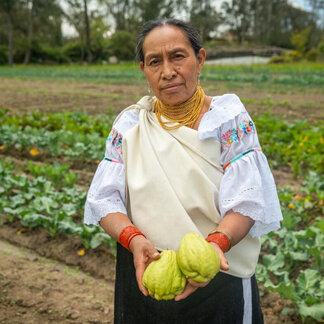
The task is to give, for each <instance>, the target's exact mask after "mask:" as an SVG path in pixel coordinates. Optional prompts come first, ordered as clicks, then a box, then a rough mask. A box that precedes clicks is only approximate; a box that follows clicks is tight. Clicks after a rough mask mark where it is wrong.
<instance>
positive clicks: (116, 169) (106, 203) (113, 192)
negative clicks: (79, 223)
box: [84, 111, 138, 225]
mask: <svg viewBox="0 0 324 324" xmlns="http://www.w3.org/2000/svg"><path fill="white" fill-rule="evenodd" d="M137 120H138V119H137V115H136V114H135V112H134V111H128V112H126V113H125V114H124V115H123V116H122V118H121V119H120V120H119V121H118V123H116V124H115V125H114V127H113V128H112V130H111V132H110V134H109V136H108V138H107V142H106V152H105V158H104V159H103V160H102V161H101V162H100V164H99V165H98V168H97V170H96V173H95V175H94V177H93V180H92V182H91V185H90V188H89V191H88V194H87V200H86V203H85V212H84V223H85V224H93V225H98V224H99V221H100V219H101V218H102V217H105V216H106V215H108V214H110V213H116V212H120V213H124V214H127V212H126V207H125V171H124V164H123V156H122V153H123V151H122V139H123V134H125V132H126V131H127V130H128V129H130V128H131V127H133V126H134V125H135V124H136V123H137Z"/></svg>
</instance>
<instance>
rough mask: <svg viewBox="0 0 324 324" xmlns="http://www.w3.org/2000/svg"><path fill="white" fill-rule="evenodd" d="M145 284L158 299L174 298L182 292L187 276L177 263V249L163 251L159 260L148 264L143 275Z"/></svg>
mask: <svg viewBox="0 0 324 324" xmlns="http://www.w3.org/2000/svg"><path fill="white" fill-rule="evenodd" d="M143 285H144V286H145V287H146V288H147V290H148V292H149V294H150V295H152V296H154V298H155V299H157V300H161V299H164V300H168V299H173V298H174V297H175V296H176V295H179V294H181V293H182V291H183V289H184V287H185V285H186V278H185V276H184V275H183V273H182V272H181V270H180V268H179V266H178V264H177V254H176V252H175V251H172V250H166V251H163V252H162V253H161V256H160V258H159V259H158V260H154V261H152V262H151V263H150V264H149V265H148V267H147V268H146V270H145V272H144V275H143Z"/></svg>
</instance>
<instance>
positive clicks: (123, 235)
mask: <svg viewBox="0 0 324 324" xmlns="http://www.w3.org/2000/svg"><path fill="white" fill-rule="evenodd" d="M137 236H144V238H146V236H145V235H144V234H143V233H142V232H141V231H140V230H139V229H138V228H136V227H135V226H134V225H128V226H126V227H124V228H123V229H122V230H121V231H120V233H119V239H118V240H119V243H120V244H121V245H122V246H123V247H124V248H126V249H127V250H128V251H129V252H132V251H131V249H130V243H131V241H132V240H133V239H134V238H135V237H137Z"/></svg>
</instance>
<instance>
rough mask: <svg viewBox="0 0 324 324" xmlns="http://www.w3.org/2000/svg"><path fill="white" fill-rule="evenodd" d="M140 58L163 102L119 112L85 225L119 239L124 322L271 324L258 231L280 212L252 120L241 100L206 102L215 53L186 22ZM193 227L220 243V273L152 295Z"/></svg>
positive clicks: (144, 40)
mask: <svg viewBox="0 0 324 324" xmlns="http://www.w3.org/2000/svg"><path fill="white" fill-rule="evenodd" d="M137 56H138V58H139V60H140V68H141V70H142V72H143V73H144V75H145V77H146V79H147V81H148V84H149V87H150V88H151V89H152V91H153V94H154V96H155V97H151V96H146V97H144V98H142V99H141V100H140V101H139V102H138V103H137V104H136V105H133V106H131V107H129V108H127V109H125V110H124V111H123V112H122V113H121V114H120V115H119V116H118V117H117V119H116V121H115V123H114V125H113V129H112V131H111V133H110V135H109V137H108V139H107V147H106V157H105V159H104V160H103V161H102V162H101V163H100V165H99V166H98V169H97V171H96V174H95V176H94V179H93V181H92V184H91V187H90V190H89V192H88V197H87V202H86V209H85V223H86V224H100V225H101V226H102V227H103V229H104V230H105V231H106V232H107V233H108V234H109V235H110V236H111V237H112V238H114V239H115V240H116V241H117V242H119V243H120V244H118V247H117V266H116V286H115V323H186V324H187V323H195V324H196V323H207V322H209V323H231V324H232V323H263V316H262V312H261V308H260V304H259V297H258V288H257V284H256V280H255V276H254V271H255V267H256V263H257V260H258V255H259V251H260V240H259V236H260V235H261V234H264V233H267V232H269V231H271V230H276V229H278V228H279V227H280V220H281V219H282V215H281V211H280V206H279V202H278V197H277V193H276V187H275V184H274V180H273V177H272V175H271V172H270V169H269V166H268V163H267V160H266V158H265V156H264V155H263V153H262V151H261V148H260V144H259V142H258V138H257V134H256V129H255V126H254V123H253V121H252V120H251V118H250V116H249V115H248V113H247V112H246V110H245V108H244V106H243V104H242V103H241V101H240V100H239V98H238V97H237V96H235V95H232V94H226V95H222V96H216V97H209V96H206V95H205V93H204V91H203V89H202V88H201V87H200V85H199V82H198V80H199V75H200V73H201V71H202V67H203V65H204V62H205V58H206V52H205V50H204V49H203V48H202V47H201V45H200V43H199V37H198V35H197V33H196V32H195V30H193V29H192V27H191V26H189V25H188V24H186V23H184V22H182V21H179V20H173V19H168V20H162V21H153V22H150V23H148V24H147V25H146V26H145V27H144V29H143V31H142V33H141V34H140V36H139V41H138V46H137ZM188 232H196V233H198V234H200V235H201V236H203V237H205V238H206V239H207V241H208V242H209V243H210V244H211V245H212V246H213V247H214V248H215V250H216V251H217V253H218V254H219V256H220V258H221V272H220V273H218V274H217V275H216V276H215V277H214V278H213V279H212V280H211V281H210V282H208V283H205V284H199V283H196V282H193V281H191V280H188V282H187V285H186V287H185V289H184V291H183V292H182V293H181V294H180V295H178V296H176V297H175V299H174V300H171V301H157V300H155V299H154V298H151V297H150V296H148V292H147V289H146V288H145V287H144V286H143V284H142V276H143V273H144V271H145V268H146V267H147V265H148V264H149V263H150V262H151V261H152V260H155V259H158V258H159V251H162V250H165V249H173V250H175V251H176V250H177V247H178V245H179V242H180V240H181V238H182V237H183V236H184V235H185V234H186V233H188Z"/></svg>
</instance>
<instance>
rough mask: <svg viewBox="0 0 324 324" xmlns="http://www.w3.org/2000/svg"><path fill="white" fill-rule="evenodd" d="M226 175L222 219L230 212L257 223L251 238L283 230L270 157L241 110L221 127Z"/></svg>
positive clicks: (221, 199) (221, 200)
mask: <svg viewBox="0 0 324 324" xmlns="http://www.w3.org/2000/svg"><path fill="white" fill-rule="evenodd" d="M219 135H220V141H221V146H222V153H221V158H220V160H221V164H222V165H223V168H224V169H225V171H224V176H223V178H222V181H221V185H220V194H219V206H220V212H221V217H224V216H225V215H226V213H227V212H228V211H230V210H233V211H234V212H239V213H241V214H243V215H245V216H249V217H250V218H252V219H253V220H254V221H255V224H254V225H253V227H252V228H251V230H250V234H251V236H260V235H262V234H266V233H268V232H270V231H273V230H277V229H279V228H280V221H281V220H282V213H281V209H280V204H279V200H278V195H277V190H276V185H275V182H274V178H273V175H272V173H271V170H270V168H269V164H268V161H267V158H266V157H265V155H264V154H263V152H262V151H261V147H260V143H259V140H258V136H257V131H256V128H255V125H254V122H253V121H252V119H251V117H250V116H249V114H248V113H247V112H246V111H242V112H241V113H239V114H238V115H236V116H235V118H233V119H232V120H230V121H228V122H226V123H224V124H222V125H221V126H220V128H219Z"/></svg>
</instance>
